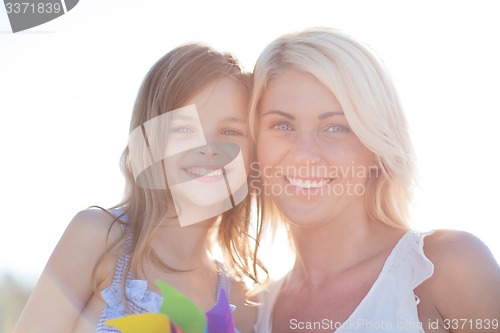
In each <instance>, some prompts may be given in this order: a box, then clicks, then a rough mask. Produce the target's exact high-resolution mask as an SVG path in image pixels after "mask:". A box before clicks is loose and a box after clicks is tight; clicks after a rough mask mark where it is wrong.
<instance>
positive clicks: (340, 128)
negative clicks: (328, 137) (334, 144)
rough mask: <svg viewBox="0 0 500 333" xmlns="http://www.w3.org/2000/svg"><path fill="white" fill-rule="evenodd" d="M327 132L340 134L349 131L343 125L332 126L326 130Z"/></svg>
mask: <svg viewBox="0 0 500 333" xmlns="http://www.w3.org/2000/svg"><path fill="white" fill-rule="evenodd" d="M326 131H327V132H332V133H340V132H345V131H347V128H345V127H344V126H341V125H332V126H329V127H328V128H327V129H326Z"/></svg>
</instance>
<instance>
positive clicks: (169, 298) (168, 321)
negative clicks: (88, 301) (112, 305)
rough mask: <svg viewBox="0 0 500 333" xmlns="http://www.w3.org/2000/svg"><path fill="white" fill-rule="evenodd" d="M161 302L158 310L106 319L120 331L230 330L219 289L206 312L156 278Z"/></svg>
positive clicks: (225, 303)
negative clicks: (156, 311) (210, 307)
mask: <svg viewBox="0 0 500 333" xmlns="http://www.w3.org/2000/svg"><path fill="white" fill-rule="evenodd" d="M156 284H157V285H158V287H159V288H160V290H161V294H162V296H163V303H162V305H161V308H160V313H141V314H132V315H128V316H125V317H121V318H117V319H111V320H107V321H106V325H108V326H113V327H116V328H117V329H119V330H120V331H121V332H122V333H234V321H233V315H232V311H231V307H230V305H229V299H228V297H227V294H226V292H225V290H224V289H219V297H218V299H217V304H215V306H214V307H213V308H212V309H210V311H208V312H207V313H203V311H202V310H201V309H200V308H199V307H198V306H197V305H196V304H195V303H194V302H193V301H191V300H190V299H189V298H188V297H187V296H185V295H184V294H182V293H181V292H179V291H177V290H176V289H175V288H173V287H171V286H169V285H168V284H166V283H164V282H163V281H160V280H158V281H156Z"/></svg>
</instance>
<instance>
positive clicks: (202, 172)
mask: <svg viewBox="0 0 500 333" xmlns="http://www.w3.org/2000/svg"><path fill="white" fill-rule="evenodd" d="M185 170H186V171H187V172H189V173H190V174H192V175H195V176H208V177H220V176H222V170H221V169H205V168H198V167H195V168H188V169H185Z"/></svg>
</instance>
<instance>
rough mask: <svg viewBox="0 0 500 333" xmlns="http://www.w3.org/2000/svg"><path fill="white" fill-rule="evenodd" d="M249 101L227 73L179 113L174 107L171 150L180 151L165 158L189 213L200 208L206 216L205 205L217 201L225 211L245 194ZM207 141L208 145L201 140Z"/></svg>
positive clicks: (177, 196) (174, 191)
mask: <svg viewBox="0 0 500 333" xmlns="http://www.w3.org/2000/svg"><path fill="white" fill-rule="evenodd" d="M247 105H248V94H247V92H246V90H245V88H244V87H243V86H242V85H241V83H240V82H238V81H236V80H234V79H232V78H222V79H219V80H216V81H214V82H212V83H210V84H208V85H207V86H206V87H204V88H203V89H202V90H201V91H200V92H199V93H197V94H196V95H194V96H193V97H192V98H191V99H190V100H188V101H187V103H186V105H185V108H183V109H181V110H180V112H179V111H173V116H172V117H171V119H170V122H169V126H168V146H169V148H168V150H169V151H175V152H177V153H176V154H174V155H173V156H170V157H168V158H167V159H166V161H167V163H166V169H167V171H166V172H167V178H168V183H169V188H170V191H171V192H172V195H173V197H174V201H177V202H176V204H182V206H183V208H182V209H183V210H184V212H185V209H189V210H196V209H197V208H199V209H200V212H199V214H201V215H206V214H208V213H207V211H206V210H205V211H203V209H205V208H206V207H207V206H214V205H215V206H217V207H219V206H222V208H221V209H222V210H223V211H225V210H227V209H230V208H231V207H232V203H231V199H230V196H232V197H233V198H232V199H233V200H236V199H237V198H235V197H237V196H238V195H240V196H243V197H244V196H245V195H246V192H245V191H243V190H242V189H241V187H242V186H244V187H245V189H246V178H247V171H246V170H249V163H250V147H251V146H250V144H251V143H250V137H249V130H248V122H247V109H248V107H247ZM194 108H195V109H194ZM196 111H197V112H196ZM202 141H204V142H205V143H206V144H203V145H200V143H201V142H202ZM180 147H182V148H180ZM240 190H241V191H243V192H245V193H244V194H242V193H243V192H241V191H240ZM238 191H240V192H238ZM242 199H243V198H241V200H242ZM241 200H237V201H238V202H239V201H241ZM179 201H182V202H181V203H179ZM238 202H233V204H234V203H236V204H237V203H238ZM220 213H221V212H218V213H217V214H215V215H218V214H220ZM201 215H200V216H201ZM215 215H213V216H215ZM213 216H210V217H213ZM198 222H199V221H198Z"/></svg>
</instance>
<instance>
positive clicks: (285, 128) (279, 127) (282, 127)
mask: <svg viewBox="0 0 500 333" xmlns="http://www.w3.org/2000/svg"><path fill="white" fill-rule="evenodd" d="M272 128H273V129H275V130H278V131H292V130H293V127H292V126H290V125H288V124H286V123H278V124H275V125H273V127H272Z"/></svg>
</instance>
